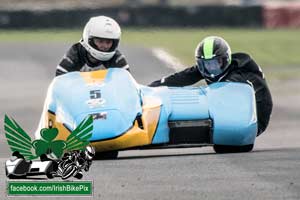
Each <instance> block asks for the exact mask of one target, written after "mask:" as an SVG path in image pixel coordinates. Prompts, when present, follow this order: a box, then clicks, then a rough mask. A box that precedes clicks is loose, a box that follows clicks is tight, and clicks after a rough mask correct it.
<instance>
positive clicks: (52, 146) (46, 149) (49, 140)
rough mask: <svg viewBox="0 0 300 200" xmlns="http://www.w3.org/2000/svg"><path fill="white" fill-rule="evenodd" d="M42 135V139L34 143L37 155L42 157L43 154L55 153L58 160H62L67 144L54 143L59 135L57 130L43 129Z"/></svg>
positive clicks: (57, 141) (60, 141)
mask: <svg viewBox="0 0 300 200" xmlns="http://www.w3.org/2000/svg"><path fill="white" fill-rule="evenodd" d="M40 134H41V138H42V139H40V140H34V141H33V142H32V146H33V148H34V149H35V153H36V155H37V156H41V155H42V154H50V153H53V154H54V155H55V156H56V157H57V158H60V157H61V156H62V155H63V152H64V149H65V148H66V147H67V144H66V142H65V141H63V140H55V141H53V140H54V138H55V137H56V136H57V134H58V130H57V128H43V129H42V130H41V131H40Z"/></svg>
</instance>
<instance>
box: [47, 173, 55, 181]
mask: <svg viewBox="0 0 300 200" xmlns="http://www.w3.org/2000/svg"><path fill="white" fill-rule="evenodd" d="M46 176H47V178H49V179H52V178H54V176H53V174H52V173H50V172H47V174H46Z"/></svg>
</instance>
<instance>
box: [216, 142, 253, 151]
mask: <svg viewBox="0 0 300 200" xmlns="http://www.w3.org/2000/svg"><path fill="white" fill-rule="evenodd" d="M253 146H254V145H253V144H249V145H244V146H228V145H216V144H215V145H214V150H215V152H216V153H244V152H250V151H252V149H253Z"/></svg>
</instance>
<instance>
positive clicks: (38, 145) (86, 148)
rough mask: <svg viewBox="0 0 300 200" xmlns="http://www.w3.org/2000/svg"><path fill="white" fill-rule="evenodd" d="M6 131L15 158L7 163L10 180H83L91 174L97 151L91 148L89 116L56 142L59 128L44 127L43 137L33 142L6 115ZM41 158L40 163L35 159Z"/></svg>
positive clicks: (6, 168)
mask: <svg viewBox="0 0 300 200" xmlns="http://www.w3.org/2000/svg"><path fill="white" fill-rule="evenodd" d="M4 130H5V136H6V139H7V143H8V145H9V147H10V149H11V151H12V152H13V153H12V157H11V158H10V159H9V160H7V161H6V163H5V171H6V176H7V177H8V178H26V177H27V176H34V175H46V176H47V177H48V178H54V177H61V178H62V179H68V178H70V177H75V178H78V179H81V178H82V177H83V171H86V172H87V171H88V170H89V168H90V166H91V164H92V159H93V157H94V155H95V150H94V148H93V147H92V146H90V145H89V139H90V137H91V136H92V130H93V117H92V116H89V117H86V118H85V119H84V120H83V121H82V122H81V123H80V124H79V125H78V126H77V128H76V129H75V130H74V131H73V132H72V133H71V134H70V135H69V136H68V137H67V139H66V140H65V141H64V140H55V138H56V136H57V135H58V129H57V128H43V129H42V130H41V131H40V135H41V138H40V139H37V140H33V141H32V139H31V138H30V136H29V135H28V134H27V133H26V132H25V131H24V130H23V129H22V128H21V127H20V126H19V125H18V123H17V122H16V121H15V120H14V119H12V118H9V117H8V116H6V115H5V119H4ZM38 158H40V160H35V159H38Z"/></svg>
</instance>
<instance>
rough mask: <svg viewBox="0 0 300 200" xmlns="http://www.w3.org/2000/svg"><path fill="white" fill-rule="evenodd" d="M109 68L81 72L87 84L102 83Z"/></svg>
mask: <svg viewBox="0 0 300 200" xmlns="http://www.w3.org/2000/svg"><path fill="white" fill-rule="evenodd" d="M107 71H108V70H97V71H91V72H80V76H81V77H82V78H83V79H84V81H85V82H86V83H87V84H91V83H101V82H103V81H104V79H105V77H106V74H107Z"/></svg>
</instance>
